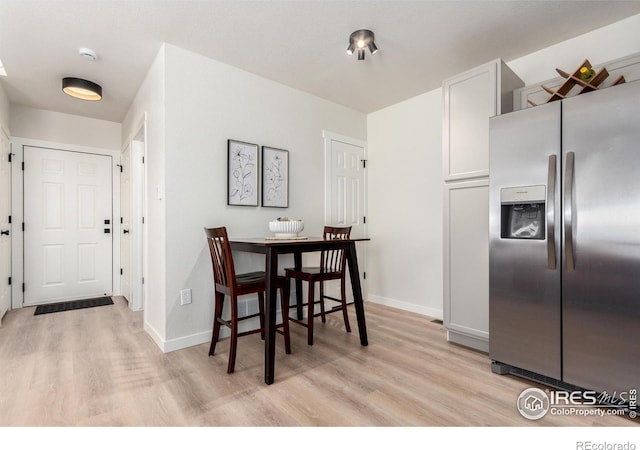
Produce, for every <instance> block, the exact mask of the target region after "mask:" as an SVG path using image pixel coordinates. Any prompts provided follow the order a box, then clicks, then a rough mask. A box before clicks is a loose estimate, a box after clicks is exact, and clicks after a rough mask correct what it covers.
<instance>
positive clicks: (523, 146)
mask: <svg viewBox="0 0 640 450" xmlns="http://www.w3.org/2000/svg"><path fill="white" fill-rule="evenodd" d="M560 108H561V107H560V103H550V104H547V105H543V106H539V107H536V108H530V109H526V110H522V111H518V112H514V113H511V114H507V115H503V116H498V117H494V118H492V119H491V121H490V123H491V131H490V143H491V153H490V172H489V173H490V181H489V186H490V188H489V189H490V190H489V201H490V207H489V211H490V216H489V245H490V253H489V279H490V281H489V286H490V287H489V353H490V357H491V359H492V360H494V361H499V362H502V363H506V364H509V365H512V366H516V367H520V368H523V369H527V370H530V371H532V372H536V373H539V374H542V375H546V376H549V377H552V378H556V379H560V377H561V354H560V350H561V345H560V342H561V341H560V338H561V336H560V329H561V324H560V310H561V308H560V270H559V267H554V266H559V264H557V265H555V264H551V262H550V259H551V258H552V257H553V258H554V261H555V255H556V254H559V248H560V233H559V232H558V230H559V229H560V217H561V216H560V194H559V189H555V191H554V192H547V194H548V195H547V196H546V197H547V202H546V203H547V206H551V209H550V210H547V211H546V213H547V214H546V216H547V218H549V219H550V221H551V224H552V225H555V227H549V223H545V226H546V228H547V230H546V231H547V232H546V233H545V240H534V239H530V240H524V239H522V240H521V239H503V238H501V220H500V216H501V204H500V190H501V189H502V188H507V187H514V186H537V185H544V186H547V185H548V183H549V182H550V180H549V178H550V175H554V176H555V177H556V179H557V180H559V179H560V172H559V171H560V141H561V138H560V120H561V117H560ZM554 157H555V158H554ZM549 161H552V163H551V169H552V170H551V171H550V170H549ZM551 182H552V183H553V179H551ZM557 186H558V187H559V183H558V184H557ZM553 228H555V233H554V235H553V237H552V239H553V241H554V242H553V245H551V246H548V245H547V239H548V236H549V231H550V230H551V229H553ZM558 262H559V261H558ZM550 267H551V268H550Z"/></svg>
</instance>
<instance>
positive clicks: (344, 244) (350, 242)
mask: <svg viewBox="0 0 640 450" xmlns="http://www.w3.org/2000/svg"><path fill="white" fill-rule="evenodd" d="M368 240H369V238H352V239H345V240H325V239H323V238H322V237H305V238H294V239H272V238H232V237H230V238H229V243H230V244H231V249H232V250H234V251H242V252H250V253H260V254H264V255H265V271H266V293H265V303H266V305H265V339H264V381H265V383H266V384H273V381H274V375H275V353H276V304H277V297H276V291H277V283H276V280H277V276H278V256H279V255H284V254H293V258H294V266H295V267H296V268H298V269H299V268H301V267H302V253H308V252H320V251H323V250H334V249H342V250H344V251H345V252H346V255H347V267H348V268H349V275H350V279H351V288H352V290H353V303H354V306H355V309H356V318H357V321H358V332H359V333H360V344H361V345H362V346H367V345H368V341H367V325H366V322H365V316H364V303H363V299H362V287H361V285H360V272H359V269H358V255H357V252H356V242H362V241H368ZM296 300H297V305H298V314H301V311H302V309H301V308H300V306H299V305H301V303H302V282H301V281H299V280H296Z"/></svg>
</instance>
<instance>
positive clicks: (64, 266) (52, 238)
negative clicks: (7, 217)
mask: <svg viewBox="0 0 640 450" xmlns="http://www.w3.org/2000/svg"><path fill="white" fill-rule="evenodd" d="M23 158H24V282H25V289H24V304H25V305H36V304H42V303H52V302H56V301H60V300H73V299H80V298H87V297H95V296H102V295H111V293H112V289H113V287H112V286H113V280H112V278H113V272H112V254H113V248H112V247H113V237H112V234H111V230H112V228H113V227H112V225H113V217H112V216H113V212H112V211H113V204H112V203H113V202H112V197H113V187H112V174H111V157H110V156H105V155H96V154H89V153H78V152H72V151H65V150H57V149H51V148H42V147H29V146H25V147H24V156H23Z"/></svg>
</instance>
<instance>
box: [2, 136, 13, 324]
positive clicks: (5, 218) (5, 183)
mask: <svg viewBox="0 0 640 450" xmlns="http://www.w3.org/2000/svg"><path fill="white" fill-rule="evenodd" d="M10 152H11V145H10V144H9V138H8V137H7V135H6V134H5V133H4V131H2V130H0V231H1V232H2V234H0V319H2V316H4V314H5V313H6V312H7V311H8V310H9V308H10V307H11V286H10V285H9V277H10V276H11V236H10V233H11V224H10V223H9V216H10V215H11V166H10V163H9V153H10Z"/></svg>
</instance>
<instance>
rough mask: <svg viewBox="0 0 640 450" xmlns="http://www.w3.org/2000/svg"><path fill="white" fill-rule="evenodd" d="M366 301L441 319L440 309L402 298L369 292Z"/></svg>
mask: <svg viewBox="0 0 640 450" xmlns="http://www.w3.org/2000/svg"><path fill="white" fill-rule="evenodd" d="M367 301H370V302H371V303H377V304H379V305H384V306H390V307H392V308H397V309H401V310H403V311H409V312H412V313H416V314H420V315H423V316H428V317H433V318H434V319H439V320H442V310H441V309H436V308H429V307H425V306H421V305H417V304H415V303H409V302H404V301H402V300H396V299H393V298H387V297H381V296H379V295H372V294H369V295H368V296H367Z"/></svg>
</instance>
